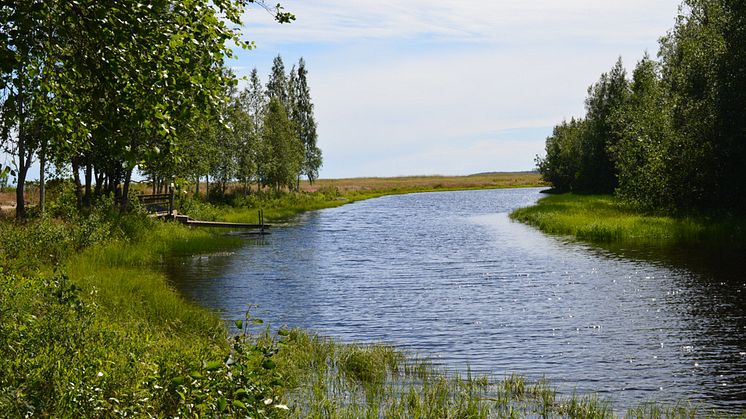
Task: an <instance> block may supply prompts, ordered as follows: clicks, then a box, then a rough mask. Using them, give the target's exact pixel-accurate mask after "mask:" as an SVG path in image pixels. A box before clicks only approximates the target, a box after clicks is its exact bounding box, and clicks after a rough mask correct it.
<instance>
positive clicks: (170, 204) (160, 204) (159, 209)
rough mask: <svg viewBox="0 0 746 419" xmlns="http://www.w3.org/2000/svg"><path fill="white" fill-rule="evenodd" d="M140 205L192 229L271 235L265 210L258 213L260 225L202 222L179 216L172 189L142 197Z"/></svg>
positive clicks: (139, 197)
mask: <svg viewBox="0 0 746 419" xmlns="http://www.w3.org/2000/svg"><path fill="white" fill-rule="evenodd" d="M138 199H139V200H140V203H141V204H142V205H143V206H144V207H145V208H146V209H147V210H148V212H150V213H151V217H156V218H162V219H164V220H174V221H178V222H180V223H182V224H185V225H188V226H192V227H214V228H230V229H246V230H249V231H247V232H244V234H258V235H265V234H269V229H270V227H272V225H271V224H265V223H264V210H259V211H258V217H259V224H248V223H228V222H222V221H200V220H194V219H192V218H190V217H189V216H188V215H186V214H179V213H178V211H176V209H174V190H173V188H171V190H170V192H169V193H167V194H156V195H140V196H138Z"/></svg>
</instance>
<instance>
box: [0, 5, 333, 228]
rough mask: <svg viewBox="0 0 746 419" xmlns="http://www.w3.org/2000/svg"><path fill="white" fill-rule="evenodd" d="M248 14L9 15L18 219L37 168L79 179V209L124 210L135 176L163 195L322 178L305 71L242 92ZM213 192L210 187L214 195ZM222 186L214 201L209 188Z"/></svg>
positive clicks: (1, 123) (16, 9) (10, 137)
mask: <svg viewBox="0 0 746 419" xmlns="http://www.w3.org/2000/svg"><path fill="white" fill-rule="evenodd" d="M250 3H255V4H258V5H259V6H261V7H263V8H264V9H266V10H267V11H269V12H271V13H273V14H274V17H275V19H276V21H278V22H280V23H288V22H290V21H292V20H294V16H293V15H292V14H291V13H289V12H285V11H284V10H283V9H282V7H281V6H279V5H278V6H277V7H274V8H270V7H268V6H267V5H265V4H264V3H262V2H254V1H250V2H244V1H236V0H219V1H211V2H208V1H156V2H143V3H136V2H130V1H124V0H111V1H37V0H34V1H19V2H10V3H3V6H2V7H0V110H1V111H2V112H0V145H1V146H2V149H3V151H5V152H6V153H7V154H9V155H11V156H12V157H13V163H12V164H10V165H4V166H3V167H1V168H0V173H2V177H5V178H8V177H12V178H13V179H14V180H15V184H16V197H17V199H16V201H17V206H16V218H18V219H23V218H25V217H26V210H27V209H26V206H25V205H24V191H25V184H26V179H27V178H28V176H29V173H28V172H29V169H30V168H31V165H32V163H33V162H34V161H35V160H38V162H39V165H40V173H39V181H40V200H39V204H40V207H41V211H42V212H43V210H44V203H45V188H44V184H45V177H46V175H47V174H48V173H55V174H58V175H60V176H59V177H64V178H72V182H73V184H74V191H75V196H76V200H77V206H78V208H81V207H90V206H91V205H92V203H93V202H94V201H95V198H96V197H98V196H104V195H111V196H114V197H115V202H117V204H118V205H119V206H120V208H121V209H122V210H126V209H127V207H128V203H129V195H130V184H131V182H132V180H133V174H134V175H136V174H137V173H139V174H141V175H144V176H146V177H147V178H148V179H149V180H150V181H151V182H152V185H153V189H154V190H155V191H158V190H162V189H163V188H164V185H171V184H173V185H175V186H177V187H181V188H182V189H184V190H185V189H186V188H188V187H189V186H191V185H194V186H195V187H196V190H197V191H199V184H200V180H201V179H203V181H204V182H205V183H207V184H208V191H210V190H211V193H216V194H225V191H226V187H227V184H228V182H230V181H238V182H240V184H241V187H242V188H243V190H244V191H245V192H246V193H248V191H249V190H250V188H251V185H252V184H255V185H257V189H259V188H268V189H271V190H274V191H277V190H279V189H281V188H288V189H291V190H295V189H297V188H298V184H299V181H300V178H301V177H304V178H306V179H308V180H309V181H311V182H313V180H315V179H316V178H317V177H318V172H319V168H320V167H321V163H322V157H321V151H320V150H319V148H318V147H317V145H316V140H317V134H316V121H315V119H314V115H313V103H312V101H311V97H310V89H309V86H308V79H307V74H308V71H307V68H306V65H305V62H304V61H303V59H302V58H301V59H300V61H299V62H298V64H297V66H295V65H294V66H293V67H292V68H291V70H290V71H289V73H287V72H286V70H285V66H284V63H283V61H282V58H281V57H280V56H278V57H277V58H275V60H274V63H273V67H272V72H271V74H270V75H269V79H268V82H267V84H266V86H264V85H263V84H262V82H261V80H260V78H259V75H258V74H257V71H256V70H254V71H253V72H252V73H251V75H250V77H249V78H248V80H246V81H245V83H243V84H245V85H246V86H245V87H244V88H243V89H241V90H240V91H239V89H238V86H239V82H238V80H237V78H236V76H235V74H234V73H233V71H232V70H231V69H230V66H229V65H228V63H229V61H228V60H229V59H230V58H232V57H233V56H234V55H233V49H232V48H233V47H234V46H236V47H239V48H253V44H252V43H250V42H246V41H244V40H243V38H242V34H241V31H240V27H241V17H242V15H243V14H244V13H245V12H246V11H247V7H248V6H249V4H250ZM210 181H212V185H210ZM210 186H212V188H210Z"/></svg>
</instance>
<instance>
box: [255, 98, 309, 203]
mask: <svg viewBox="0 0 746 419" xmlns="http://www.w3.org/2000/svg"><path fill="white" fill-rule="evenodd" d="M261 138H262V148H261V150H260V161H261V166H260V169H259V177H260V179H261V181H262V183H263V184H265V185H268V186H271V187H272V189H273V190H274V191H275V192H276V191H278V190H279V189H280V188H281V187H285V186H286V187H288V188H291V189H292V188H293V187H294V186H295V184H296V178H297V176H298V174H299V173H300V171H301V164H302V162H303V144H302V143H301V142H300V139H299V138H298V137H297V135H296V132H295V129H294V128H293V124H292V123H291V121H290V120H289V119H288V115H287V113H286V112H285V107H284V106H283V105H282V102H280V100H279V99H277V98H275V97H272V98H271V99H270V101H269V105H268V106H267V113H266V116H265V117H264V122H263V123H262V132H261Z"/></svg>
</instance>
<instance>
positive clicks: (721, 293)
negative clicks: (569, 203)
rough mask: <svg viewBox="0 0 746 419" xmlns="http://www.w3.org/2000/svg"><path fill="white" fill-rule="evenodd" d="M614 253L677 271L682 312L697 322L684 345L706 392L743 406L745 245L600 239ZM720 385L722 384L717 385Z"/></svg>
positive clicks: (745, 389) (745, 397) (745, 383)
mask: <svg viewBox="0 0 746 419" xmlns="http://www.w3.org/2000/svg"><path fill="white" fill-rule="evenodd" d="M600 247H602V248H603V249H604V250H605V251H608V252H610V253H611V254H612V255H613V256H615V257H621V258H624V259H633V260H641V261H645V262H648V263H653V264H656V265H663V266H665V267H666V268H668V269H670V270H671V271H673V272H675V273H677V275H676V277H677V278H679V279H680V280H681V282H680V283H679V289H676V290H670V292H671V293H680V294H683V298H682V297H681V296H680V297H679V301H686V302H687V303H688V304H687V305H685V306H682V307H679V310H680V311H681V316H682V317H684V318H688V319H687V320H688V321H687V323H688V324H690V325H691V327H692V330H691V332H692V343H691V345H685V346H684V347H683V348H682V351H683V352H684V353H685V355H687V356H690V357H691V358H692V364H693V365H694V364H696V367H695V368H696V371H693V372H692V374H701V375H702V378H703V381H702V388H701V391H702V393H703V394H706V395H707V396H708V397H712V398H715V399H720V400H722V401H724V402H728V401H732V402H733V403H734V405H737V406H742V405H743V401H744V400H746V374H744V372H745V371H746V272H744V255H746V252H744V249H739V248H725V247H711V246H705V245H702V246H691V245H690V246H654V245H640V246H635V247H632V246H629V245H626V246H619V245H615V244H604V245H601V246H600ZM715 387H717V389H715Z"/></svg>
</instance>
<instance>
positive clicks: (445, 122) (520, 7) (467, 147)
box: [0, 0, 680, 179]
mask: <svg viewBox="0 0 746 419" xmlns="http://www.w3.org/2000/svg"><path fill="white" fill-rule="evenodd" d="M278 1H281V2H282V5H283V6H284V8H285V9H286V10H287V11H290V12H292V13H294V14H295V16H296V18H297V19H296V21H294V22H293V23H291V24H283V25H280V24H278V23H276V22H275V21H274V19H273V16H272V15H271V14H270V13H268V12H267V11H265V10H263V9H261V8H257V7H254V8H250V9H249V10H247V12H246V14H245V16H244V22H245V27H244V29H243V33H244V35H243V37H244V39H245V40H247V41H253V42H254V43H255V45H256V48H255V49H253V50H241V49H236V50H235V52H236V55H237V58H236V59H233V60H229V62H228V65H229V66H231V67H232V68H234V70H235V71H236V73H237V74H238V75H239V76H247V75H248V74H249V73H250V72H251V69H252V68H257V69H258V71H259V74H260V75H261V77H262V81H263V82H264V83H266V81H267V76H268V74H269V72H270V68H271V66H272V60H273V58H274V57H275V56H277V55H278V54H279V55H281V56H282V58H283V60H284V62H285V65H286V67H287V70H289V69H290V67H291V66H292V65H293V64H295V63H297V61H298V59H299V58H300V57H303V58H304V59H305V61H306V67H307V69H308V71H309V74H308V77H309V84H310V88H311V96H312V99H313V102H314V105H315V116H316V121H317V123H318V135H319V139H318V145H319V147H320V148H321V150H322V152H323V156H324V165H323V167H322V168H321V172H320V176H321V177H322V178H349V177H363V176H381V177H383V176H401V175H468V174H473V173H481V172H493V171H524V170H533V169H534V168H535V162H534V158H535V156H536V155H543V154H544V142H545V140H546V137H547V136H549V135H550V134H551V132H552V127H553V126H554V125H556V124H558V123H560V122H561V121H562V120H563V119H569V118H571V117H579V116H582V115H583V114H584V99H585V96H586V91H587V88H588V86H590V85H591V84H592V83H594V82H595V81H597V80H598V78H599V76H600V75H601V73H603V72H606V71H609V70H610V69H611V67H612V66H613V65H614V63H615V62H616V60H617V58H618V57H620V56H621V57H622V59H623V60H624V63H625V66H626V67H627V69H628V71H630V72H631V70H632V69H633V68H634V65H635V63H636V62H637V61H638V60H639V59H640V58H641V57H642V56H643V54H644V53H645V51H648V52H649V53H650V54H651V56H655V55H656V53H657V51H658V39H659V38H660V37H661V36H663V35H664V34H665V33H666V32H667V31H668V30H669V29H670V28H671V27H672V26H673V24H674V20H675V17H676V15H677V13H678V5H679V2H680V0H562V1H558V0H491V1H476V0H278ZM267 3H269V4H272V3H275V1H274V0H272V1H267ZM7 160H9V157H8V156H0V163H2V162H3V161H6V163H9V161H7ZM38 170H39V169H38V165H37V164H36V163H35V164H34V166H32V168H31V170H30V173H29V178H30V179H38Z"/></svg>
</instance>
